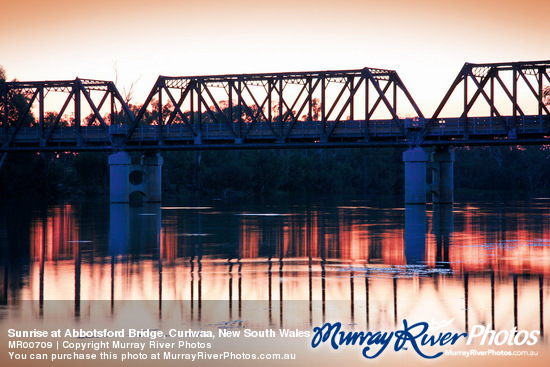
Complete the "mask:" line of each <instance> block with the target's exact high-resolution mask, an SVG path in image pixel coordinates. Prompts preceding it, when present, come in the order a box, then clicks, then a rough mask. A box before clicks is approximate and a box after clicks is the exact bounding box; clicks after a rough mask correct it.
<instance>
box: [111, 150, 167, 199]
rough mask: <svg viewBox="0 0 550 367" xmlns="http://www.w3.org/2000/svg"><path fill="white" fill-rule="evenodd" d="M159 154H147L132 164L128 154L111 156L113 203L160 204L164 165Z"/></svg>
mask: <svg viewBox="0 0 550 367" xmlns="http://www.w3.org/2000/svg"><path fill="white" fill-rule="evenodd" d="M163 162H164V160H163V159H162V156H161V155H160V154H159V153H158V152H146V153H145V155H143V157H141V162H140V164H132V160H131V157H130V155H129V154H128V153H127V152H117V153H113V154H111V155H110V156H109V168H110V200H111V203H128V202H138V203H142V202H147V203H158V202H160V201H161V199H162V164H163Z"/></svg>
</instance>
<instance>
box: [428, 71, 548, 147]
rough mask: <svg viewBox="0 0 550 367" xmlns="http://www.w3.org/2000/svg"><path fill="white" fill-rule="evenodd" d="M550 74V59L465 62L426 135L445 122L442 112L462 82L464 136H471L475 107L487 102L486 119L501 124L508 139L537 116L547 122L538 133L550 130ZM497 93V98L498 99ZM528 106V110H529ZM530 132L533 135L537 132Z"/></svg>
mask: <svg viewBox="0 0 550 367" xmlns="http://www.w3.org/2000/svg"><path fill="white" fill-rule="evenodd" d="M549 73H550V61H526V62H510V63H488V64H472V63H465V64H464V66H463V67H462V69H461V70H460V72H459V73H458V75H457V77H456V79H455V80H454V82H453V83H452V85H451V87H450V88H449V90H448V91H447V93H446V94H445V96H444V97H443V100H442V101H441V103H440V104H439V106H438V107H437V109H436V110H435V112H434V114H433V115H432V117H431V118H430V119H429V120H428V122H427V124H426V126H425V127H424V129H423V131H422V136H423V138H424V139H425V138H426V136H427V135H430V134H431V133H432V132H433V130H435V129H437V125H438V124H439V123H441V122H443V123H444V119H443V118H440V115H441V112H442V110H443V109H444V107H445V106H446V105H447V103H448V102H449V100H450V99H451V97H452V96H453V94H454V93H455V91H456V90H457V88H458V87H459V85H461V84H462V87H463V95H462V96H461V97H460V98H461V99H462V103H461V105H462V107H461V111H460V117H459V124H460V125H461V126H460V128H459V129H458V130H460V131H461V134H462V139H466V140H467V139H470V138H471V136H470V135H472V131H471V130H472V123H471V120H472V115H473V113H472V108H473V107H474V105H475V106H478V105H479V104H484V105H485V107H486V108H488V109H489V112H488V116H487V117H485V120H486V121H487V120H489V119H490V120H491V121H495V123H496V124H497V125H500V126H498V127H497V128H496V129H497V130H500V131H503V132H506V138H508V139H515V138H517V134H518V133H519V132H520V131H521V129H518V128H519V127H520V125H521V124H522V123H523V121H527V120H529V121H531V120H534V119H537V118H538V121H543V122H544V123H543V124H542V123H541V124H540V131H538V132H535V133H539V134H542V133H545V132H548V128H549V126H548V124H549V123H550V112H549V106H548V105H547V104H548V103H547V102H548V101H547V100H548V99H549V97H548V96H547V95H548V94H549V93H550V92H549V88H548V86H546V87H545V83H550V76H549ZM497 93H498V94H499V97H498V101H497V99H495V94H497ZM480 97H481V98H480ZM479 101H481V102H479ZM503 102H507V104H506V103H503ZM476 103H477V104H476ZM504 108H508V109H509V112H503V109H504ZM528 109H529V111H530V112H529V113H528V112H526V111H527V110H528ZM477 116H479V113H477ZM510 117H511V118H510ZM529 133H531V134H532V133H534V131H530V132H529Z"/></svg>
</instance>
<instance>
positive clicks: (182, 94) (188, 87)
mask: <svg viewBox="0 0 550 367" xmlns="http://www.w3.org/2000/svg"><path fill="white" fill-rule="evenodd" d="M191 84H192V83H189V84H187V87H185V89H184V91H183V93H181V96H180V99H179V101H178V103H175V102H174V101H175V99H174V98H173V96H172V98H171V100H172V104H173V105H174V110H173V111H172V112H171V113H170V117H169V118H168V121H167V122H166V125H172V122H174V119H175V118H176V116H177V115H178V110H181V105H182V104H183V102H184V101H185V99H186V98H187V95H188V94H189V93H190V92H191V89H192V87H191ZM164 90H165V91H166V93H168V95H172V93H171V92H169V91H168V87H166V85H165V86H164ZM176 107H177V109H176ZM180 112H181V111H180Z"/></svg>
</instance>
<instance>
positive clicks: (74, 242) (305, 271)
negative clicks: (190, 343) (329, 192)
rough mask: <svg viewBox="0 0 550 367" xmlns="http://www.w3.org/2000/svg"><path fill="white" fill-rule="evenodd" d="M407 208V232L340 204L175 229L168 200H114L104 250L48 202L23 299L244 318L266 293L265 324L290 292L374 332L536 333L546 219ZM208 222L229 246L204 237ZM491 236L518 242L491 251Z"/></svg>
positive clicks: (274, 321) (193, 217) (205, 219)
mask: <svg viewBox="0 0 550 367" xmlns="http://www.w3.org/2000/svg"><path fill="white" fill-rule="evenodd" d="M407 209H408V208H406V210H405V218H404V219H405V226H404V228H405V233H404V232H403V229H402V228H403V227H400V226H399V224H397V225H395V226H392V225H391V223H395V222H396V219H395V218H388V219H387V222H384V220H382V221H380V222H378V223H376V224H369V223H358V222H356V221H355V220H354V219H353V217H350V216H346V215H345V211H354V210H361V208H351V207H342V208H340V209H339V210H338V211H337V213H329V214H324V213H321V212H316V211H311V212H308V213H307V215H305V216H302V217H299V216H294V215H292V214H289V215H275V214H272V213H271V214H270V213H264V214H254V213H244V214H242V213H237V214H238V215H232V216H231V218H232V219H233V221H232V222H230V223H228V224H226V225H225V227H223V225H221V224H220V223H221V222H217V221H215V220H214V221H213V222H211V221H212V219H211V218H212V216H214V215H216V214H215V213H212V212H211V211H209V210H208V209H205V210H204V211H201V210H198V209H195V210H193V209H189V208H183V209H182V208H180V210H188V211H189V216H187V217H185V223H182V222H181V220H182V219H181V218H180V217H178V216H171V215H170V210H177V209H176V208H174V209H166V210H161V208H160V207H158V206H156V207H155V206H152V207H145V208H131V207H128V206H127V205H120V206H115V205H112V206H111V212H110V218H111V219H110V227H111V230H110V235H109V247H108V249H101V248H96V247H94V246H92V245H91V242H88V241H91V240H88V238H90V237H88V235H89V233H86V234H85V233H83V230H82V228H81V227H79V225H78V224H77V223H73V221H74V218H73V215H72V213H71V211H70V208H68V207H61V208H56V209H54V210H53V211H52V212H50V213H48V214H47V215H44V216H43V217H41V218H38V219H36V220H35V222H34V225H33V230H32V233H31V257H32V261H31V264H30V270H29V272H30V275H29V282H28V286H27V287H25V288H24V289H23V290H22V292H21V296H20V298H21V299H31V300H38V304H39V310H40V311H39V312H40V313H42V312H47V311H48V310H47V307H46V310H44V301H45V300H58V299H74V314H75V316H76V317H81V316H85V312H86V310H85V309H83V308H82V305H83V304H84V303H85V302H86V301H87V300H110V308H111V312H114V311H116V310H117V308H120V307H123V305H124V300H134V299H136V300H152V301H155V302H156V303H157V306H158V307H157V311H158V312H159V314H160V315H162V316H163V317H165V316H166V315H167V314H168V313H169V312H170V310H167V309H163V305H164V304H165V301H169V300H174V301H181V300H184V301H181V304H182V306H181V307H183V308H185V312H186V315H187V317H188V318H189V319H191V320H209V321H212V322H214V321H215V320H216V319H215V318H216V317H217V320H218V321H219V319H220V318H221V319H228V320H240V319H242V318H243V317H245V318H247V317H249V316H250V313H249V311H248V309H247V307H248V306H247V302H248V301H250V300H262V301H264V302H265V305H266V306H265V307H264V308H262V309H263V310H264V312H265V314H266V315H265V321H266V322H267V323H269V324H270V325H279V326H282V325H287V324H289V323H290V324H293V320H294V321H295V319H296V317H297V316H296V310H295V309H294V308H292V309H291V310H288V307H287V306H286V305H287V301H295V300H300V301H306V302H303V304H306V306H305V308H304V310H303V312H301V313H300V315H299V317H301V318H302V321H299V322H302V323H303V324H304V325H305V324H307V325H312V324H318V323H320V322H323V321H324V320H327V321H330V320H335V318H336V320H338V321H342V322H343V323H350V324H357V325H358V326H357V327H363V326H366V327H372V328H383V327H391V326H394V325H396V324H398V323H400V322H401V319H403V318H407V319H411V320H418V321H430V320H432V319H435V320H449V319H452V318H454V319H455V325H456V327H457V328H460V329H466V330H467V329H468V328H469V326H471V325H475V324H489V323H490V324H491V325H492V326H493V327H494V328H496V329H511V328H513V327H514V326H515V327H518V329H529V328H531V329H536V328H538V329H540V330H541V331H544V324H545V316H546V315H548V310H546V313H545V312H544V311H545V301H546V300H547V299H548V291H547V290H548V287H547V282H548V280H547V279H548V278H547V275H548V266H549V265H548V258H549V257H548V255H549V248H548V247H545V246H539V247H537V246H532V241H533V239H534V238H549V237H550V236H548V235H549V232H548V227H543V228H541V229H540V231H539V232H540V233H534V234H533V233H532V232H530V231H529V229H525V230H524V231H523V232H522V231H521V230H517V231H513V232H512V231H510V232H508V234H502V233H501V234H497V235H496V236H495V235H494V234H493V233H488V234H486V237H485V238H481V237H480V236H479V235H478V236H474V235H473V234H472V233H474V231H473V229H472V227H473V226H474V225H475V223H477V225H482V224H483V223H482V219H480V218H478V217H475V212H473V213H472V212H471V211H470V210H464V211H462V210H457V211H455V213H459V215H463V214H464V215H465V216H466V217H467V218H470V219H471V220H470V221H468V220H466V221H465V222H464V223H463V222H461V223H460V224H458V225H456V224H455V225H453V222H454V221H453V208H452V207H447V208H440V207H434V210H433V212H434V213H433V214H432V216H431V218H430V215H429V214H430V213H429V212H428V215H426V213H425V212H424V213H420V215H418V213H415V214H413V217H412V218H410V217H409V216H408V215H409V214H408V213H411V212H414V210H413V211H407ZM415 210H416V209H415ZM392 213H394V215H401V216H402V215H403V214H402V212H400V211H398V210H396V211H392ZM399 213H401V214H399ZM225 218H227V213H225ZM419 218H420V219H419ZM430 219H431V225H429V224H430V223H429V222H430ZM415 221H416V222H415ZM418 221H420V223H419V222H418ZM426 221H427V222H426ZM476 221H477V222H476ZM422 222H423V223H424V224H423V225H424V227H422ZM397 223H399V221H398V220H397ZM411 223H413V225H411ZM414 223H416V225H415V224H414ZM426 223H427V224H426ZM384 225H386V226H387V227H388V228H385V229H384V230H383V231H378V230H376V228H373V227H376V226H384ZM218 226H222V228H220V229H221V232H222V233H223V235H224V236H225V237H226V238H225V241H223V240H221V241H220V239H219V238H211V237H212V236H215V234H209V233H208V232H206V231H208V230H211V229H212V228H213V227H218ZM411 228H413V231H414V230H416V229H418V228H423V229H422V230H420V231H418V232H417V233H411V232H410V230H411ZM203 231H205V232H203ZM468 231H472V232H471V233H470V235H468ZM511 236H515V237H511ZM493 237H495V238H496V239H498V241H505V243H514V244H515V245H514V246H511V247H510V246H509V247H508V248H507V247H506V246H493V247H491V246H488V245H487V244H488V243H494V242H491V241H493V239H492V238H493ZM415 241H416V242H415ZM227 243H229V244H227ZM231 243H238V246H235V245H231ZM522 244H523V245H522ZM522 246H523V247H525V248H523V247H522ZM411 248H412V249H416V251H411ZM493 252H495V253H496V255H495V256H491V255H492V254H493ZM524 269H528V270H529V272H528V274H526V275H523V270H524ZM7 277H8V273H7V272H5V276H4V292H3V294H4V295H3V297H4V300H6V301H8V293H7ZM212 300H217V301H219V300H221V301H222V302H221V304H224V305H225V306H224V307H223V309H222V311H221V312H222V313H221V314H220V310H219V309H216V312H217V313H212V312H210V311H209V307H208V306H206V305H205V304H208V303H209V301H212ZM218 303H220V302H218ZM285 310H286V312H285ZM254 317H255V318H256V316H254ZM546 317H547V316H546ZM459 320H460V321H459Z"/></svg>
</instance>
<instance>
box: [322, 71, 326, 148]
mask: <svg viewBox="0 0 550 367" xmlns="http://www.w3.org/2000/svg"><path fill="white" fill-rule="evenodd" d="M326 87H327V82H326V76H325V74H321V122H322V123H323V131H322V135H323V137H324V136H325V129H326V125H327V121H326V98H325V92H326Z"/></svg>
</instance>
